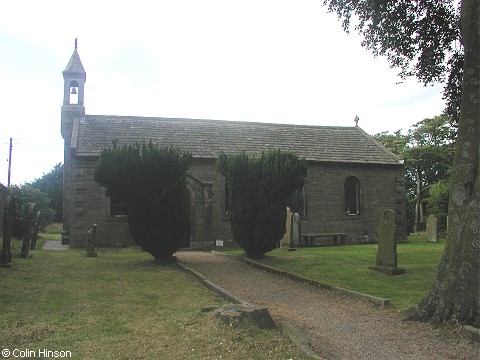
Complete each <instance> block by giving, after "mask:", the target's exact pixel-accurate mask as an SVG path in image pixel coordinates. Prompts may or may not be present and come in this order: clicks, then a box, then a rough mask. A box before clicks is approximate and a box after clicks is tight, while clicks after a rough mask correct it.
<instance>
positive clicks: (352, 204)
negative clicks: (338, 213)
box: [344, 176, 360, 215]
mask: <svg viewBox="0 0 480 360" xmlns="http://www.w3.org/2000/svg"><path fill="white" fill-rule="evenodd" d="M344 194H345V214H347V215H358V214H360V183H359V181H358V179H357V178H356V177H354V176H349V177H348V178H347V179H346V180H345V183H344Z"/></svg>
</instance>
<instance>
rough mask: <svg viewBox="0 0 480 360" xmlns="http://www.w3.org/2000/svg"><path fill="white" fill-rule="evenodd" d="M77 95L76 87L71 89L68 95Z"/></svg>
mask: <svg viewBox="0 0 480 360" xmlns="http://www.w3.org/2000/svg"><path fill="white" fill-rule="evenodd" d="M76 93H77V88H76V87H72V92H71V93H70V94H72V95H75V94H76Z"/></svg>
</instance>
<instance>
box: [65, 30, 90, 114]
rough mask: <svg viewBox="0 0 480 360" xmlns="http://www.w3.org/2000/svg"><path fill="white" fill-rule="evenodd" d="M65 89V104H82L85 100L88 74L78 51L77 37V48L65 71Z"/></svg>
mask: <svg viewBox="0 0 480 360" xmlns="http://www.w3.org/2000/svg"><path fill="white" fill-rule="evenodd" d="M63 80H64V91H63V105H81V106H83V102H84V86H85V81H86V80H87V74H86V72H85V70H84V68H83V65H82V61H81V60H80V56H79V55H78V51H77V39H75V50H74V51H73V54H72V57H71V58H70V61H69V62H68V65H67V67H66V68H65V70H64V71H63Z"/></svg>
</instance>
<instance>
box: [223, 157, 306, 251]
mask: <svg viewBox="0 0 480 360" xmlns="http://www.w3.org/2000/svg"><path fill="white" fill-rule="evenodd" d="M217 169H218V171H219V172H220V173H221V174H222V175H224V176H225V179H226V183H227V186H228V187H229V195H230V198H229V204H230V211H229V216H230V221H231V227H232V233H233V236H234V238H235V241H236V242H237V243H238V244H239V245H240V246H241V247H242V248H243V249H244V250H245V252H246V253H247V255H248V256H250V257H259V256H263V255H264V254H265V253H267V252H269V251H271V250H273V249H274V248H275V247H276V246H277V244H278V242H279V241H280V239H281V238H282V236H283V234H285V216H286V206H287V201H288V200H289V198H290V197H291V196H292V194H293V193H294V192H295V191H296V190H300V189H301V188H302V187H303V181H304V180H303V179H304V177H305V176H306V174H307V162H306V160H305V159H301V160H300V159H298V157H297V156H296V155H295V154H293V153H289V152H280V151H279V150H278V151H266V152H262V155H261V156H260V157H250V156H248V155H246V154H245V153H241V154H234V155H227V154H225V153H222V154H221V155H220V157H219V159H218V163H217Z"/></svg>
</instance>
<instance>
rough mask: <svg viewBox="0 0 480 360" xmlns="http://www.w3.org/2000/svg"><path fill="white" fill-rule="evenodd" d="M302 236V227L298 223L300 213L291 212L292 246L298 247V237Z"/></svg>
mask: <svg viewBox="0 0 480 360" xmlns="http://www.w3.org/2000/svg"><path fill="white" fill-rule="evenodd" d="M301 238H302V228H301V224H300V215H298V213H295V214H293V218H292V247H298V246H299V245H300V239H301Z"/></svg>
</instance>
